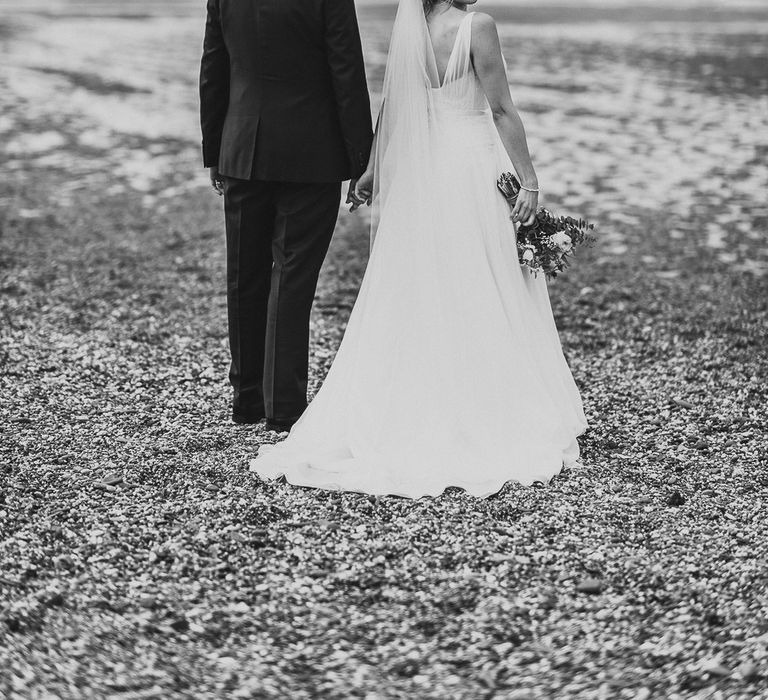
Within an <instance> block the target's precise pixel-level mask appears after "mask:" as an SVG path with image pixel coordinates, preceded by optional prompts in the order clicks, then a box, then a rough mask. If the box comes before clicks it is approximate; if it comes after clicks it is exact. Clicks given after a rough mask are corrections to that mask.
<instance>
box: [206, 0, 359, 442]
mask: <svg viewBox="0 0 768 700" xmlns="http://www.w3.org/2000/svg"><path fill="white" fill-rule="evenodd" d="M200 114H201V124H202V131H203V159H204V165H205V166H206V167H209V168H210V173H211V182H212V184H213V187H214V189H215V190H216V191H217V192H218V193H219V194H223V195H224V211H225V222H226V234H227V235H226V237H227V308H228V321H229V346H230V352H231V355H232V363H231V366H230V373H229V378H230V381H231V383H232V386H233V388H234V400H233V412H232V419H233V420H234V421H235V422H236V423H257V422H258V421H260V420H261V419H262V418H265V417H266V418H267V427H268V428H270V429H273V430H289V429H290V428H291V426H292V425H293V423H295V422H296V420H298V418H299V416H300V415H301V413H302V412H303V411H304V409H305V408H306V406H307V376H308V354H309V314H310V309H311V306H312V301H313V299H314V295H315V288H316V286H317V278H318V275H319V273H320V267H321V265H322V263H323V259H324V258H325V255H326V252H327V251H328V246H329V244H330V241H331V236H332V234H333V229H334V227H335V225H336V219H337V216H338V212H339V203H340V202H339V198H340V189H341V182H342V181H343V180H351V186H350V190H349V194H348V195H347V201H348V202H350V201H351V202H353V203H357V204H360V203H361V202H359V201H358V199H357V198H356V197H355V195H354V183H355V179H356V178H357V177H359V176H360V175H361V174H362V173H363V171H364V170H365V167H366V165H367V163H368V156H369V153H370V149H371V141H372V137H373V134H372V124H371V112H370V104H369V98H368V89H367V85H366V79H365V67H364V65H363V53H362V48H361V45H360V33H359V30H358V26H357V18H356V16H355V6H354V0H208V18H207V23H206V28H205V41H204V45H203V58H202V64H201V69H200Z"/></svg>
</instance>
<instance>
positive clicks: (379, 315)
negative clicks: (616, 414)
mask: <svg viewBox="0 0 768 700" xmlns="http://www.w3.org/2000/svg"><path fill="white" fill-rule="evenodd" d="M412 1H413V2H417V3H418V6H419V8H420V7H421V2H420V0H401V5H402V4H403V3H407V2H412ZM471 24H472V14H468V15H467V17H466V18H465V19H464V20H463V21H462V23H461V25H460V27H459V30H458V34H457V36H456V42H455V44H454V48H453V52H452V54H451V58H450V62H449V64H448V68H447V71H446V74H445V76H444V78H443V79H442V80H436V78H434V77H433V78H430V85H429V95H428V100H429V110H430V115H431V118H432V121H431V122H430V124H431V126H430V133H429V135H428V136H422V137H420V138H428V139H429V149H428V151H423V152H422V153H420V155H419V158H420V159H421V158H427V159H428V162H426V163H424V162H421V163H420V164H421V166H422V167H421V173H420V174H418V178H419V179H424V177H425V176H426V177H427V178H428V187H426V188H422V190H421V192H420V194H419V195H418V199H419V201H414V193H413V188H414V187H417V186H418V183H416V182H415V178H416V177H417V175H416V174H414V173H413V172H410V176H409V172H403V170H402V168H401V170H400V175H399V177H394V178H392V181H391V183H389V185H388V192H387V193H386V197H385V198H384V201H383V203H382V204H381V209H380V218H379V221H378V226H377V232H376V238H375V242H374V244H373V246H372V251H371V256H370V260H369V262H368V267H367V270H366V272H365V277H364V279H363V282H362V286H361V288H360V292H359V296H358V298H357V302H356V304H355V307H354V309H353V311H352V314H351V316H350V318H349V323H348V325H347V329H346V334H345V336H344V339H343V341H342V343H341V346H340V347H339V350H338V353H337V355H336V358H335V360H334V362H333V365H332V367H331V369H330V371H329V373H328V376H327V378H326V380H325V383H324V384H323V385H322V387H321V389H320V390H319V392H318V393H317V395H316V396H315V398H314V400H313V401H312V402H311V404H310V405H309V407H308V409H307V410H306V412H305V413H304V415H303V416H302V417H301V419H300V420H299V421H298V422H297V423H296V424H295V426H294V427H293V429H292V430H291V432H290V435H289V436H288V437H287V438H286V439H285V440H284V441H283V442H282V443H278V444H276V445H264V446H262V447H261V449H260V450H259V455H258V457H257V458H256V459H254V460H253V461H252V463H251V470H252V471H255V472H256V473H258V474H259V475H260V476H262V477H266V478H270V479H271V478H277V477H280V476H285V478H286V479H287V481H289V482H290V483H292V484H296V485H300V486H310V487H318V488H324V489H339V490H344V491H356V492H362V493H368V494H393V495H398V496H405V497H410V498H418V497H420V496H424V495H430V496H435V495H439V494H440V493H441V492H442V491H443V490H444V489H445V488H446V487H448V486H457V487H461V488H463V489H466V491H467V492H469V493H471V494H473V495H475V496H480V497H485V496H489V495H491V494H493V493H495V492H497V491H498V490H499V489H500V488H501V487H502V486H503V485H504V483H505V482H507V481H509V480H514V481H517V482H519V483H521V484H524V485H529V484H531V483H532V482H533V481H536V480H538V481H542V482H545V483H546V482H547V481H549V479H550V478H551V477H552V476H553V475H555V474H557V473H558V472H560V471H561V469H562V468H563V466H564V465H566V466H569V465H574V464H575V463H576V462H577V460H578V457H579V446H578V443H577V440H576V438H577V436H578V435H579V434H581V433H582V432H583V431H584V430H585V428H586V425H587V424H586V420H585V417H584V412H583V409H582V404H581V398H580V396H579V391H578V389H577V387H576V384H575V383H574V380H573V378H572V376H571V373H570V371H569V368H568V366H567V364H566V361H565V358H564V357H563V353H562V349H561V346H560V341H559V338H558V334H557V329H556V327H555V323H554V319H553V316H552V310H551V308H550V302H549V297H548V291H547V284H546V281H545V279H544V278H543V277H541V276H540V277H538V278H535V277H533V275H532V274H531V273H530V272H529V271H527V270H525V269H523V268H521V266H520V265H519V263H518V255H517V250H516V245H515V229H514V225H513V224H512V223H511V221H510V219H509V207H508V205H507V203H506V202H505V200H504V199H503V198H502V196H501V195H500V194H499V193H498V191H497V189H496V186H495V183H496V179H497V178H498V176H499V175H500V174H501V173H502V172H504V171H512V170H513V168H512V164H511V162H510V160H509V157H508V156H507V154H506V152H505V150H504V148H503V145H502V143H501V140H500V138H499V136H498V133H497V131H496V128H495V125H494V122H493V119H492V117H491V114H490V109H489V106H488V102H487V100H486V98H485V95H484V93H483V91H482V88H481V86H480V83H479V81H478V79H477V77H476V75H475V73H474V70H473V68H472V64H471V61H470V42H471ZM394 41H395V39H394V38H393V42H394ZM393 51H394V47H393V48H392V49H391V51H390V57H392V52H393ZM429 51H433V49H432V48H431V44H430V46H429ZM432 56H434V53H432ZM427 60H428V61H429V62H431V61H432V60H433V59H427ZM430 73H432V74H433V75H434V70H432V71H430ZM386 95H387V93H386V91H385V109H387V106H386V105H387V102H386V100H387V97H386ZM412 128H416V127H415V126H414V127H412ZM380 138H381V136H380ZM393 138H395V137H394V136H393ZM406 140H407V139H406ZM385 146H386V144H385ZM382 153H383V155H382V157H383V158H386V157H387V155H386V153H385V152H384V151H382ZM425 153H428V155H425ZM390 155H391V154H390ZM400 156H402V157H403V158H406V157H407V156H406V155H405V154H404V153H401V154H400ZM417 167H419V163H417V162H416V161H415V160H413V161H412V162H411V163H409V165H408V168H409V169H410V170H411V171H412V169H413V168H417Z"/></svg>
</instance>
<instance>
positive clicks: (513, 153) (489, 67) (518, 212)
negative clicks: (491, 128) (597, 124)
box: [472, 12, 539, 222]
mask: <svg viewBox="0 0 768 700" xmlns="http://www.w3.org/2000/svg"><path fill="white" fill-rule="evenodd" d="M472 62H473V65H474V67H475V72H476V73H477V77H478V78H479V79H480V84H481V85H482V87H483V90H484V91H485V96H486V97H487V98H488V104H489V105H490V106H491V111H492V113H493V121H494V123H495V124H496V129H498V132H499V136H501V141H502V143H503V144H504V148H505V149H506V150H507V153H508V154H509V158H510V160H511V161H512V164H513V165H514V166H515V170H516V171H517V174H518V175H519V176H520V180H521V184H522V185H523V187H528V188H530V189H532V190H537V189H538V187H539V181H538V179H537V177H536V171H535V170H534V169H533V163H532V162H531V155H530V153H529V151H528V141H527V140H526V138H525V127H523V122H522V120H521V119H520V115H519V114H518V113H517V109H516V108H515V105H514V104H513V102H512V96H511V95H510V94H509V84H508V83H507V73H506V70H505V68H504V58H503V56H502V54H501V42H500V41H499V33H498V31H497V29H496V23H495V22H494V21H493V18H492V17H491V16H490V15H486V14H484V13H481V12H478V13H476V14H475V16H474V17H473V18H472ZM538 202H539V197H538V193H537V192H528V191H527V190H521V191H520V196H519V197H518V199H517V204H516V205H515V208H514V210H513V212H512V220H513V221H523V222H527V221H528V220H529V219H530V218H531V217H532V216H533V214H535V213H536V209H537V207H538Z"/></svg>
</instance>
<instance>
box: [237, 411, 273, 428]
mask: <svg viewBox="0 0 768 700" xmlns="http://www.w3.org/2000/svg"><path fill="white" fill-rule="evenodd" d="M264 418H266V416H265V415H264V413H263V412H259V411H243V410H242V409H234V410H233V411H232V420H233V421H234V422H235V423H239V424H240V425H252V424H255V423H260V422H261V421H263V420H264Z"/></svg>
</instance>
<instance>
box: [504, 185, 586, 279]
mask: <svg viewBox="0 0 768 700" xmlns="http://www.w3.org/2000/svg"><path fill="white" fill-rule="evenodd" d="M496 186H497V187H498V188H499V191H500V192H501V194H502V195H504V198H505V199H506V200H507V202H509V204H510V206H514V205H515V202H516V201H517V196H518V195H519V194H520V183H519V182H518V181H517V178H516V177H515V176H514V175H513V174H512V173H503V174H502V175H501V177H499V179H498V181H497V183H496ZM594 228H595V226H594V224H590V223H589V222H588V221H585V220H584V219H574V218H573V217H572V216H555V215H554V214H552V213H551V212H549V211H547V210H546V209H544V207H541V208H540V209H539V211H538V212H537V213H536V220H535V221H534V222H533V223H532V224H530V225H528V226H526V225H525V224H520V226H519V228H518V229H517V253H518V256H519V258H520V264H521V265H523V266H524V267H527V268H529V269H530V270H531V271H532V272H533V273H534V275H537V274H538V273H539V272H543V273H544V274H545V275H546V276H547V277H553V278H554V277H557V273H558V272H562V271H563V270H564V269H565V268H566V267H567V266H568V256H569V255H572V254H573V251H574V248H576V247H577V246H580V245H585V244H587V245H591V244H592V243H594V241H595V237H594V236H593V235H592V234H591V233H590V231H593V230H594Z"/></svg>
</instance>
